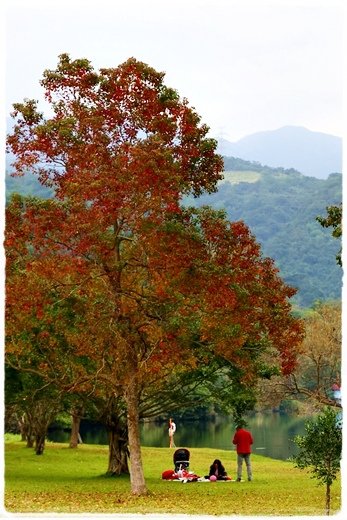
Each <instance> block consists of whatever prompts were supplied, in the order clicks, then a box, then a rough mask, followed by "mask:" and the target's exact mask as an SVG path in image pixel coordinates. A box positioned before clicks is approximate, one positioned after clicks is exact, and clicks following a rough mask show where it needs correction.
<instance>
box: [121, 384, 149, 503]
mask: <svg viewBox="0 0 347 520" xmlns="http://www.w3.org/2000/svg"><path fill="white" fill-rule="evenodd" d="M138 394H139V393H138V386H137V380H136V375H135V374H134V375H133V377H131V381H130V382H129V384H128V387H127V389H126V392H125V401H126V404H127V412H128V414H127V421H128V435H129V451H130V482H131V492H132V493H133V494H134V495H146V494H147V488H146V482H145V477H144V474H143V467H142V458H141V444H140V427H139V408H138Z"/></svg>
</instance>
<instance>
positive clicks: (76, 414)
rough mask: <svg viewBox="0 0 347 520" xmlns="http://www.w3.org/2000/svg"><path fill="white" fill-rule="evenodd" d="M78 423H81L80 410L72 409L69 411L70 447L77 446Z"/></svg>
mask: <svg viewBox="0 0 347 520" xmlns="http://www.w3.org/2000/svg"><path fill="white" fill-rule="evenodd" d="M80 424H81V413H80V410H72V412H71V436H70V444H69V447H70V448H77V446H78V443H79V440H80V438H81V437H80Z"/></svg>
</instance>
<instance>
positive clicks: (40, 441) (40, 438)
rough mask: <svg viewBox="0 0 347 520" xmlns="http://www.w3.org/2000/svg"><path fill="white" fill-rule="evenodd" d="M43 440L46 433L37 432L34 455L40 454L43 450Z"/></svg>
mask: <svg viewBox="0 0 347 520" xmlns="http://www.w3.org/2000/svg"><path fill="white" fill-rule="evenodd" d="M45 440H46V435H45V433H44V434H42V433H38V434H37V435H36V438H35V453H36V455H42V454H43V451H44V449H45Z"/></svg>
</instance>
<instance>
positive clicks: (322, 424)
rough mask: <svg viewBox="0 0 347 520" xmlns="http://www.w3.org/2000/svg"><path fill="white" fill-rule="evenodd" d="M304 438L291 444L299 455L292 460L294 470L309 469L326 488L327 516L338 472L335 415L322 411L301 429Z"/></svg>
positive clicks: (338, 441)
mask: <svg viewBox="0 0 347 520" xmlns="http://www.w3.org/2000/svg"><path fill="white" fill-rule="evenodd" d="M305 430H306V435H304V436H301V435H298V436H296V437H295V439H294V441H295V443H296V444H297V446H298V447H299V453H298V454H297V455H296V456H295V457H293V460H294V463H295V465H296V467H298V468H300V469H304V468H309V469H310V471H311V472H312V473H313V476H312V478H317V479H318V480H319V481H320V482H319V483H320V484H325V485H326V501H325V508H326V514H327V515H329V513H330V490H331V485H332V483H333V482H334V480H335V479H336V477H337V474H338V472H339V470H340V461H341V452H342V430H341V428H340V427H339V426H338V421H337V413H336V411H334V410H333V409H331V408H326V409H325V410H324V411H323V412H322V413H321V414H319V415H318V416H317V417H315V418H314V419H312V420H310V421H307V423H306V425H305Z"/></svg>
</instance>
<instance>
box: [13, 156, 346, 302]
mask: <svg viewBox="0 0 347 520" xmlns="http://www.w3.org/2000/svg"><path fill="white" fill-rule="evenodd" d="M224 163H225V170H226V173H225V179H224V181H222V182H221V183H220V185H219V190H218V192H217V193H215V194H213V195H209V196H202V197H200V198H199V199H189V200H188V201H187V202H188V203H189V204H196V205H204V204H209V205H211V206H213V207H215V208H225V210H226V211H227V214H228V217H229V219H230V220H244V221H245V223H246V224H247V225H248V226H249V227H250V228H251V231H252V233H253V234H254V235H255V236H256V238H257V240H258V242H259V243H260V244H261V245H262V249H263V253H264V255H266V256H270V257H271V258H273V259H274V260H275V261H276V265H277V266H278V267H279V269H280V272H281V276H282V277H283V278H284V279H285V281H286V282H287V283H289V284H290V285H292V286H294V287H297V288H298V289H299V291H298V294H297V295H296V297H295V303H296V304H298V305H299V306H301V307H307V306H310V305H312V304H313V303H314V302H315V301H316V300H327V299H339V298H340V296H341V285H342V269H341V268H340V267H339V266H338V265H336V261H335V255H336V253H337V251H338V250H339V247H340V244H339V242H338V241H337V240H336V239H334V238H332V237H331V230H330V229H325V228H322V226H321V225H320V224H319V223H318V222H317V221H316V216H318V215H321V216H322V215H325V214H326V207H327V206H329V205H332V204H339V203H340V202H341V200H342V175H341V174H337V173H334V174H331V175H330V176H329V178H328V179H325V180H321V179H317V178H314V177H306V176H304V175H302V174H301V173H299V172H297V171H295V170H293V169H291V170H285V169H284V168H270V167H266V166H262V165H261V164H259V163H255V162H249V161H243V160H242V159H235V158H232V157H225V160H224ZM13 192H19V193H22V194H27V195H36V196H38V197H50V196H52V193H51V191H50V190H48V189H45V188H43V187H42V186H41V185H40V184H39V183H38V182H37V180H36V179H35V178H33V176H31V175H30V174H28V175H26V176H25V177H24V178H23V177H22V178H12V177H9V176H8V175H6V196H7V198H8V197H9V196H10V194H11V193H13Z"/></svg>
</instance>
